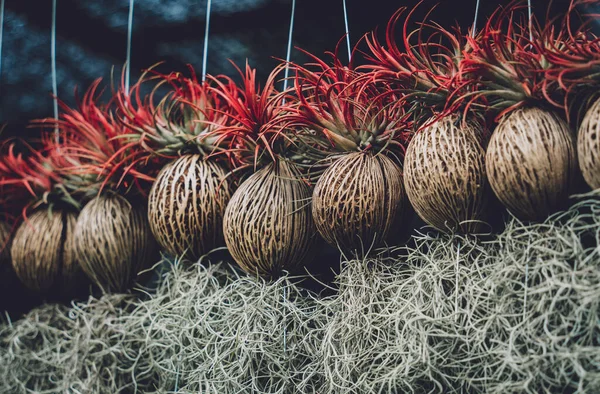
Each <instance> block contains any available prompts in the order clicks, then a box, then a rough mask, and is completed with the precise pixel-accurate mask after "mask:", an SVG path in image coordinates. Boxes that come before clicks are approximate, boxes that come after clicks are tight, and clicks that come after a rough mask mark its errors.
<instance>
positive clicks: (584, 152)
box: [577, 100, 600, 189]
mask: <svg viewBox="0 0 600 394" xmlns="http://www.w3.org/2000/svg"><path fill="white" fill-rule="evenodd" d="M577 158H578V160H579V168H580V169H581V173H582V174H583V178H584V179H585V181H586V182H587V184H588V185H590V187H591V188H592V189H599V188H600V100H596V102H595V103H594V104H593V105H592V106H591V107H590V109H588V111H587V112H586V114H585V117H584V118H583V121H582V123H581V126H579V133H578V136H577Z"/></svg>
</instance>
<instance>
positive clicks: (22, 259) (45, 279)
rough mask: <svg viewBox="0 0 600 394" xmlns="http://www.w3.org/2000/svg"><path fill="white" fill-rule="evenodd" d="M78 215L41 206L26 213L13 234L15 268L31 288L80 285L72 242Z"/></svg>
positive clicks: (43, 290)
mask: <svg viewBox="0 0 600 394" xmlns="http://www.w3.org/2000/svg"><path fill="white" fill-rule="evenodd" d="M76 221H77V214H75V213H73V212H69V211H61V210H56V209H55V210H52V211H50V210H48V209H47V208H41V209H39V210H37V211H34V212H33V213H31V214H30V215H28V216H27V219H25V220H23V222H22V223H21V224H20V225H19V227H18V229H17V231H16V232H15V235H14V237H13V242H12V246H11V249H10V254H11V257H12V265H13V269H14V271H15V273H16V275H17V277H18V278H19V279H20V280H21V282H22V283H23V284H24V285H25V286H26V287H27V288H29V289H30V290H33V291H36V292H47V291H49V290H51V289H53V288H56V290H58V291H61V292H64V290H65V288H69V287H73V286H77V285H78V283H73V282H74V281H78V280H77V279H78V276H79V275H80V274H81V268H80V266H79V263H78V262H77V259H76V256H75V250H74V245H73V238H74V230H75V223H76Z"/></svg>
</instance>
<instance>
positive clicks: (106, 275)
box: [74, 193, 158, 292]
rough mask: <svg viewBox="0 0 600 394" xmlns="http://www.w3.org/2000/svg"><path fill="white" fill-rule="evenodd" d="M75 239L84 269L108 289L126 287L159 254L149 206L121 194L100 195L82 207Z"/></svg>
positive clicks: (105, 289)
mask: <svg viewBox="0 0 600 394" xmlns="http://www.w3.org/2000/svg"><path fill="white" fill-rule="evenodd" d="M74 241H75V250H76V252H77V256H78V259H79V261H80V263H81V267H82V268H83V271H84V272H85V273H86V274H87V276H88V277H89V278H90V279H91V280H92V281H93V282H94V283H96V284H97V285H98V286H99V287H100V288H102V289H103V290H104V291H105V292H122V291H124V290H126V289H127V288H128V287H129V286H130V285H131V284H132V283H133V282H134V281H135V280H136V278H137V277H138V273H140V271H142V270H143V269H145V268H147V267H148V266H150V265H152V264H154V263H155V262H156V259H157V257H158V256H157V249H158V247H157V245H156V241H155V240H154V237H153V236H152V232H151V230H150V225H149V224H148V218H147V211H146V205H145V204H144V203H141V202H130V201H129V200H128V199H126V198H125V197H123V196H121V195H119V194H112V193H110V194H104V195H100V196H98V197H95V198H94V199H92V200H90V202H88V203H87V204H86V205H85V207H83V209H82V210H81V213H80V214H79V218H78V219H77V223H76V225H75V239H74Z"/></svg>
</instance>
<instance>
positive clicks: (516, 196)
mask: <svg viewBox="0 0 600 394" xmlns="http://www.w3.org/2000/svg"><path fill="white" fill-rule="evenodd" d="M485 161H486V170H487V175H488V179H489V182H490V185H491V186H492V189H493V190H494V193H495V194H496V196H497V197H498V199H499V200H500V201H501V202H502V203H503V204H504V205H505V206H506V207H507V208H508V210H509V211H510V212H511V213H512V214H513V215H515V216H516V217H517V218H519V219H521V220H533V221H537V220H543V219H545V218H546V217H547V216H548V215H549V214H550V213H552V212H555V211H556V210H557V209H559V208H560V207H561V206H562V205H563V204H564V203H565V201H566V200H567V198H568V196H569V193H570V190H571V187H572V183H573V180H574V178H575V174H576V172H575V171H576V168H577V157H576V153H575V141H574V136H573V134H572V133H571V131H570V130H569V126H568V125H567V123H566V122H565V121H564V120H563V119H561V118H560V117H559V116H558V115H556V114H555V113H553V112H549V111H546V110H543V109H539V108H521V109H517V110H515V111H513V112H511V113H510V114H509V115H508V116H505V117H504V118H503V119H502V120H501V121H500V123H499V124H498V126H497V127H496V129H495V130H494V133H493V134H492V138H491V139H490V143H489V145H488V149H487V153H486V157H485Z"/></svg>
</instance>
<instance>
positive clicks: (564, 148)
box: [458, 3, 576, 220]
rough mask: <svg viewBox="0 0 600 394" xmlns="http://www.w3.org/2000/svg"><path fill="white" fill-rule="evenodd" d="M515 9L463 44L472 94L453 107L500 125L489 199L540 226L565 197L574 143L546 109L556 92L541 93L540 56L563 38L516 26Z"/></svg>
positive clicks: (492, 145)
mask: <svg viewBox="0 0 600 394" xmlns="http://www.w3.org/2000/svg"><path fill="white" fill-rule="evenodd" d="M519 8H520V4H518V3H513V4H512V5H511V6H509V7H507V8H506V9H499V10H497V11H496V12H495V13H494V15H493V16H492V17H491V18H490V19H489V20H488V22H487V23H486V25H485V26H484V27H483V29H482V31H481V32H480V34H478V35H477V37H475V38H468V40H469V45H470V46H471V48H472V49H471V50H470V51H468V52H465V58H464V59H463V61H462V62H461V73H462V77H463V78H464V79H465V80H466V81H470V83H471V84H476V85H478V86H479V88H478V89H477V91H476V92H469V93H466V94H464V95H463V96H462V97H461V98H460V99H458V101H462V100H463V99H465V100H466V101H467V103H466V106H467V107H473V108H478V109H479V110H482V111H487V112H490V113H493V114H494V115H495V116H496V119H498V120H499V123H498V125H497V126H496V128H495V130H494V132H493V134H492V137H491V139H490V142H489V145H488V148H487V153H486V170H487V175H488V178H489V181H490V184H491V186H492V189H493V190H494V192H495V194H496V196H497V197H498V198H499V199H500V201H501V202H502V203H503V204H504V205H505V206H506V207H507V208H508V209H509V211H511V212H512V213H513V214H514V215H515V216H517V217H518V218H520V219H527V220H541V219H543V218H545V217H546V216H548V214H550V213H552V212H554V211H555V210H557V209H559V208H560V206H561V205H562V204H563V203H564V202H565V201H566V199H567V197H568V195H569V192H570V190H571V185H572V181H573V179H574V178H575V176H574V175H575V171H576V152H575V147H574V144H575V139H574V135H573V133H572V132H571V130H570V129H569V126H568V124H567V123H566V121H565V120H564V119H563V118H562V116H561V114H560V113H559V112H557V111H556V110H554V109H553V108H552V105H551V104H550V103H549V102H557V101H560V99H559V97H558V96H560V92H558V91H550V90H548V89H547V86H546V85H547V82H546V78H547V76H548V73H549V70H550V69H551V65H550V64H549V63H548V62H547V60H546V58H545V51H540V50H539V48H540V47H548V46H554V47H557V46H560V45H562V44H561V41H562V40H563V37H562V36H561V35H560V34H558V35H554V34H551V35H548V34H544V32H543V31H542V29H541V28H540V26H539V25H538V24H537V22H536V21H535V19H533V20H532V22H531V23H529V26H530V27H528V23H527V22H525V21H524V20H523V19H524V18H522V19H521V20H520V21H519V20H517V17H516V14H518V13H519ZM530 35H531V38H530ZM536 41H537V43H536ZM474 100H479V101H480V103H474ZM484 100H485V103H482V102H481V101H484Z"/></svg>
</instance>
